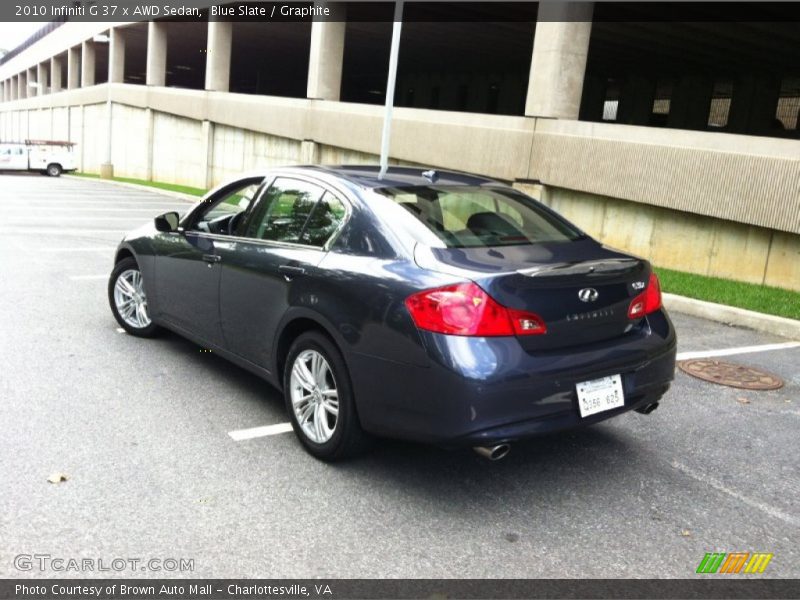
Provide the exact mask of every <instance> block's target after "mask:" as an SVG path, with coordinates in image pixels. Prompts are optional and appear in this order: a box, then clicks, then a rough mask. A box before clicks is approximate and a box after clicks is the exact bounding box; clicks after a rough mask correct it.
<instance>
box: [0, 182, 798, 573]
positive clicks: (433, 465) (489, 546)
mask: <svg viewBox="0 0 800 600" xmlns="http://www.w3.org/2000/svg"><path fill="white" fill-rule="evenodd" d="M187 206H188V205H187V204H186V203H185V202H182V201H180V200H177V199H175V198H170V197H166V196H163V195H160V194H158V193H155V192H149V191H138V190H132V189H130V188H124V187H119V186H116V185H112V184H107V183H100V182H96V181H82V180H78V179H70V178H60V179H51V178H46V177H42V176H39V175H30V176H28V175H0V209H1V210H2V212H1V213H0V214H2V221H1V222H0V290H2V293H0V339H1V340H2V345H1V346H0V365H2V366H1V367H0V397H1V398H2V400H0V402H1V404H0V406H1V407H2V408H0V577H18V576H23V577H28V576H36V577H39V576H42V575H44V576H48V577H56V576H65V575H66V576H69V577H80V576H104V577H105V576H109V573H107V572H105V573H98V572H94V573H93V572H85V573H80V572H67V573H64V572H56V571H53V570H46V571H44V572H40V571H38V569H35V570H19V569H17V568H15V564H14V557H15V556H17V555H18V554H49V555H51V556H52V557H63V558H94V559H104V560H106V561H110V560H111V559H113V558H118V557H120V558H126V559H127V558H144V559H147V558H159V559H164V558H189V559H194V567H195V569H194V571H193V572H191V573H173V575H175V576H181V575H182V576H187V575H191V576H195V577H334V576H335V577H449V578H462V577H465V578H466V577H691V576H694V572H695V569H696V567H697V565H698V563H699V562H700V560H701V559H702V558H703V555H704V553H706V552H712V551H719V552H734V551H752V552H756V551H758V552H772V553H774V558H773V559H772V562H771V563H770V564H769V566H768V568H767V570H766V572H765V575H764V576H769V577H798V576H800V567H799V566H798V565H799V564H800V563H799V562H798V561H799V560H800V510H798V508H800V505H799V500H798V499H800V473H799V469H798V462H800V460H799V459H798V449H799V448H798V440H800V435H798V429H800V348H794V349H785V350H777V351H770V352H761V353H751V354H743V355H739V356H734V357H730V358H729V360H732V361H735V362H740V363H743V364H748V365H754V366H760V367H764V368H766V369H769V370H770V371H772V372H774V373H776V374H778V375H780V376H781V377H783V378H784V379H785V380H786V386H785V387H784V388H783V389H781V390H777V391H771V392H746V391H742V390H735V389H732V388H726V387H721V386H717V385H713V384H710V383H706V382H703V381H699V380H696V379H692V378H690V377H688V376H687V375H685V374H683V373H680V372H679V373H678V374H677V375H676V381H675V383H674V386H673V388H672V390H671V391H670V392H669V394H668V396H667V397H666V399H665V400H664V401H663V403H662V405H661V408H659V409H658V410H656V411H655V412H654V413H653V414H652V415H649V416H642V415H638V414H635V413H628V414H625V415H623V416H621V417H618V418H616V419H612V420H610V421H607V422H605V423H603V424H600V425H597V426H594V427H591V428H587V429H585V430H580V431H576V432H573V433H568V434H561V435H554V436H549V437H544V438H539V439H536V440H533V441H529V442H526V443H521V444H517V445H515V446H514V448H513V449H512V452H511V454H510V455H509V456H508V458H506V459H505V460H503V461H500V462H498V463H490V462H488V461H486V460H484V459H482V458H480V457H478V456H477V455H475V454H474V453H472V452H471V451H469V450H464V451H458V452H446V451H443V450H440V449H437V448H432V447H426V446H420V445H415V444H408V443H401V442H394V441H384V442H380V443H378V444H377V445H376V446H375V448H374V450H373V451H372V453H371V454H369V455H368V456H366V457H364V458H361V459H358V460H353V461H350V462H347V463H343V464H337V465H327V464H324V463H321V462H317V461H316V460H314V459H312V458H311V457H310V456H308V455H307V454H306V453H305V452H304V451H303V450H302V449H301V447H300V445H299V444H298V442H297V441H296V440H295V438H294V435H293V434H291V433H288V434H281V435H273V436H269V437H260V438H255V439H250V440H245V441H239V442H236V441H233V440H232V439H231V437H230V436H229V435H228V432H230V431H233V430H239V429H246V428H250V427H257V426H261V425H269V424H274V423H282V422H285V421H286V415H285V413H284V409H283V403H282V400H281V398H280V397H279V395H278V393H277V392H276V391H275V390H273V389H272V388H270V387H269V386H268V385H267V384H266V383H264V382H262V381H261V380H259V379H257V378H256V377H254V376H252V375H250V374H248V373H247V372H245V371H242V370H240V369H239V368H237V367H235V366H233V365H230V364H228V363H227V362H225V361H224V360H222V359H221V358H219V357H217V356H215V355H213V354H209V353H203V352H201V349H200V348H198V347H197V346H196V345H194V344H191V343H189V342H187V341H185V340H183V339H181V338H179V337H178V336H176V335H172V334H165V335H163V336H162V337H160V338H158V339H155V340H142V339H137V338H134V337H132V336H129V335H127V334H124V333H120V332H119V331H118V326H117V323H116V322H115V321H114V319H113V317H112V316H111V313H110V311H109V308H108V305H107V299H106V277H107V275H108V273H109V271H110V269H111V266H112V265H111V263H112V258H113V248H114V247H115V246H116V243H117V241H118V240H119V239H120V238H121V236H122V233H123V231H125V230H127V229H130V228H133V227H135V226H137V225H139V224H141V223H143V222H145V221H146V220H148V219H149V218H151V217H152V216H154V215H156V214H159V213H160V212H164V211H166V210H170V209H177V210H185V209H186V207H187ZM672 316H673V319H674V321H675V324H676V326H677V328H678V332H679V338H680V348H679V350H680V351H695V350H710V349H724V348H732V347H739V346H750V345H755V344H768V343H773V342H780V341H786V340H782V339H779V338H774V337H771V336H767V335H762V334H759V333H755V332H752V331H748V330H744V329H736V328H732V327H727V326H724V325H720V324H717V323H712V322H708V321H703V320H699V319H696V318H690V317H686V316H682V315H678V314H674V315H672ZM743 399H746V400H747V402H745V400H743ZM54 472H61V473H65V474H66V475H67V477H68V479H67V481H65V482H63V483H58V484H51V483H48V481H47V478H48V476H49V475H50V474H51V473H54ZM155 574H157V575H164V574H168V573H163V572H162V573H155ZM155 574H151V573H147V572H137V571H131V570H123V571H122V572H120V573H119V575H124V576H149V575H155ZM111 575H113V573H111Z"/></svg>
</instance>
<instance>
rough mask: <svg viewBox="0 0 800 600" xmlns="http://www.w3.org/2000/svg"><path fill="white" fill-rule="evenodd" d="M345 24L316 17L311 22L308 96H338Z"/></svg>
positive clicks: (333, 97)
mask: <svg viewBox="0 0 800 600" xmlns="http://www.w3.org/2000/svg"><path fill="white" fill-rule="evenodd" d="M346 25H347V23H345V22H344V21H335V22H334V21H331V22H325V21H314V22H313V23H312V24H311V51H310V56H309V60H308V87H307V93H306V97H308V98H314V99H317V100H333V101H338V100H339V94H340V92H341V89H342V62H343V60H344V33H345V26H346Z"/></svg>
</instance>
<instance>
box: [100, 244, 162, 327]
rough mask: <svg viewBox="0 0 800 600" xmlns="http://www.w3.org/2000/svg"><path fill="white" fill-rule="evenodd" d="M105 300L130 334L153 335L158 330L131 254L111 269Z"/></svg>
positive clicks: (142, 282) (137, 267)
mask: <svg viewBox="0 0 800 600" xmlns="http://www.w3.org/2000/svg"><path fill="white" fill-rule="evenodd" d="M108 301H109V304H111V312H112V313H113V314H114V318H115V319H116V320H117V323H119V324H120V325H121V326H122V328H123V329H124V330H125V331H127V332H128V333H130V334H131V335H136V336H139V337H153V336H154V335H155V334H156V332H157V331H158V325H156V324H155V323H153V320H152V319H151V318H150V313H149V312H148V309H147V294H146V293H145V290H144V278H143V277H142V272H141V271H140V270H139V265H138V264H136V260H134V259H133V258H131V257H128V258H124V259H122V260H121V261H119V262H118V263H117V264H116V265H115V266H114V270H113V271H111V277H109V280H108Z"/></svg>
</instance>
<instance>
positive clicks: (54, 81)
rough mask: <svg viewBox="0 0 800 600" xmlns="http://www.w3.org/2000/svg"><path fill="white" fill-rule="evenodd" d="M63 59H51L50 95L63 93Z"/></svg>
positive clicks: (57, 57) (56, 57) (55, 57)
mask: <svg viewBox="0 0 800 600" xmlns="http://www.w3.org/2000/svg"><path fill="white" fill-rule="evenodd" d="M61 61H62V59H61V57H60V56H54V57H53V58H51V59H50V93H51V94H55V93H56V92H60V91H61Z"/></svg>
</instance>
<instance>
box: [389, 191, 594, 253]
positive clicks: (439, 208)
mask: <svg viewBox="0 0 800 600" xmlns="http://www.w3.org/2000/svg"><path fill="white" fill-rule="evenodd" d="M376 191H377V192H378V193H380V194H383V195H384V196H387V197H389V198H391V199H392V200H394V201H395V202H396V203H397V204H399V205H400V206H402V207H403V208H405V209H406V210H407V211H408V212H410V213H411V214H412V215H414V216H415V217H416V218H417V219H418V220H419V221H420V222H421V223H423V224H424V225H425V227H427V228H428V229H430V230H431V231H432V232H433V233H434V234H435V235H436V236H437V237H438V238H439V239H441V240H442V242H444V244H445V245H446V246H447V247H448V248H475V247H481V246H516V245H523V244H538V243H542V242H567V241H572V240H576V239H578V238H581V237H583V234H582V233H581V232H580V231H578V230H577V229H575V228H574V227H572V226H570V225H569V223H567V222H566V221H563V220H561V219H559V218H558V217H556V216H554V215H552V214H551V213H549V212H548V211H546V210H545V209H543V208H542V207H541V206H539V205H538V204H537V203H536V202H534V201H533V200H531V199H530V198H528V197H527V196H525V195H523V194H521V193H518V192H515V191H514V190H501V189H491V188H482V187H474V186H463V187H462V186H458V187H451V186H447V187H437V186H435V185H433V186H418V187H403V188H383V189H380V190H376Z"/></svg>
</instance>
